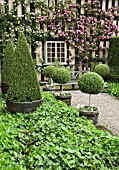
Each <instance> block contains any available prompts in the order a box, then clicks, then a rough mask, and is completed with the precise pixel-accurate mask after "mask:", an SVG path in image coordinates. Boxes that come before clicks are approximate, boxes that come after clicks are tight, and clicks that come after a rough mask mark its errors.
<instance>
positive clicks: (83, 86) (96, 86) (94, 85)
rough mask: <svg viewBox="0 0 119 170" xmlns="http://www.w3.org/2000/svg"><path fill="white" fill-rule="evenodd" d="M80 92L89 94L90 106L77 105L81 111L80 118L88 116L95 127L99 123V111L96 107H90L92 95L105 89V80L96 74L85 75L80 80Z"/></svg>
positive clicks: (88, 73)
mask: <svg viewBox="0 0 119 170" xmlns="http://www.w3.org/2000/svg"><path fill="white" fill-rule="evenodd" d="M78 85H79V90H81V91H82V92H83V93H88V94H89V101H88V105H87V106H85V105H83V106H81V105H77V108H78V110H79V116H86V117H87V118H88V119H89V120H92V121H93V123H94V125H96V124H97V123H98V115H99V109H98V108H97V107H96V106H92V105H90V103H91V94H98V93H100V92H101V91H102V89H103V88H104V80H103V78H102V77H101V76H100V75H99V74H97V73H94V72H87V73H84V74H83V75H82V76H81V77H80V78H79V80H78Z"/></svg>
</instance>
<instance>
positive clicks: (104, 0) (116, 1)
mask: <svg viewBox="0 0 119 170" xmlns="http://www.w3.org/2000/svg"><path fill="white" fill-rule="evenodd" d="M13 1H14V0H0V2H1V3H4V2H6V3H8V6H9V10H11V9H12V5H13ZM25 1H26V2H27V0H25ZM56 1H58V0H54V1H53V2H54V4H55V3H56ZM64 1H65V0H64ZM87 1H88V2H91V0H72V3H73V2H76V3H79V4H84V2H87ZM100 3H101V8H102V9H103V10H107V9H108V8H110V7H112V6H119V0H100ZM46 4H48V5H49V6H50V5H52V0H46ZM41 10H42V9H40V8H38V9H35V11H34V10H32V9H31V6H30V5H28V6H27V11H28V12H33V11H34V12H35V13H36V14H37V13H38V12H39V11H41ZM22 14H23V13H22V4H19V5H18V7H17V15H18V16H22ZM81 14H84V9H83V8H82V9H81ZM50 15H51V16H52V13H50ZM114 23H115V24H116V25H117V26H118V27H119V21H118V20H114ZM39 29H40V25H39ZM43 29H44V30H46V31H47V27H44V28H43ZM65 29H67V27H66V26H65ZM114 36H119V33H117V34H114ZM38 44H39V47H38V48H37V49H36V51H35V52H36V61H37V64H38V65H42V61H41V58H42V57H41V56H42V55H43V54H42V51H43V50H42V41H39V42H38ZM99 46H101V47H109V40H106V41H101V42H100V44H99ZM69 50H71V51H72V55H73V56H75V50H74V49H73V48H72V47H71V46H69ZM95 55H96V54H95V52H93V53H92V56H93V57H95ZM103 55H105V57H107V56H108V53H106V54H104V53H103V51H100V57H103ZM70 65H75V60H72V62H70ZM38 77H39V79H41V77H40V74H39V76H38Z"/></svg>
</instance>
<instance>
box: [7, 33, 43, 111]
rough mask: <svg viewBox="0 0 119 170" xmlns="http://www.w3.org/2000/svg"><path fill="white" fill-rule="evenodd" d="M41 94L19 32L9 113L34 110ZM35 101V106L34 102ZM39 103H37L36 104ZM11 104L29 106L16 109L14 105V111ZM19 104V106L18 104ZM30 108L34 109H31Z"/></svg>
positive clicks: (27, 48) (28, 52)
mask: <svg viewBox="0 0 119 170" xmlns="http://www.w3.org/2000/svg"><path fill="white" fill-rule="evenodd" d="M41 98H42V97H41V93H40V88H39V84H38V80H37V75H36V71H35V67H34V64H33V60H32V56H31V54H30V50H29V47H28V43H27V40H26V38H25V36H24V34H23V33H22V32H21V33H20V35H19V38H18V42H17V46H16V50H15V62H14V68H13V70H12V82H11V84H10V86H9V90H8V96H7V101H9V102H7V104H8V110H9V111H11V112H29V111H33V110H35V107H36V106H37V105H39V104H40V103H41V102H40V101H41ZM36 100H37V104H35V103H34V101H36ZM38 101H39V102H38ZM11 102H12V103H14V102H15V104H16V103H17V104H18V105H21V103H20V102H23V105H24V103H25V102H26V103H25V104H26V105H27V104H28V105H29V108H28V109H26V108H27V106H25V105H24V106H21V108H22V109H17V108H18V106H16V105H14V106H13V107H14V108H16V110H14V109H13V108H11V105H12V104H11ZM19 103H20V104H19ZM32 106H33V107H34V108H33V109H32Z"/></svg>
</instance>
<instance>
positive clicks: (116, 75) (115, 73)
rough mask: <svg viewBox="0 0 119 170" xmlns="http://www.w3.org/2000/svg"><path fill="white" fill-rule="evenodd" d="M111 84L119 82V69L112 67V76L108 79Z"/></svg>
mask: <svg viewBox="0 0 119 170" xmlns="http://www.w3.org/2000/svg"><path fill="white" fill-rule="evenodd" d="M108 80H109V81H111V82H119V67H118V66H115V67H110V75H109V78H108Z"/></svg>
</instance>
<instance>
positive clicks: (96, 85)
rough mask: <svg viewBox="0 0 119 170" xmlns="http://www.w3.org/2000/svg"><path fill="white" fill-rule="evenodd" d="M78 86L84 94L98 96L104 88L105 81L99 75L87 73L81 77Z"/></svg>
mask: <svg viewBox="0 0 119 170" xmlns="http://www.w3.org/2000/svg"><path fill="white" fill-rule="evenodd" d="M78 86H79V90H81V91H82V92H83V93H88V94H98V93H100V92H101V91H102V89H103V87H104V80H103V78H102V77H101V76H100V75H99V74H97V73H94V72H87V73H84V74H83V75H82V76H81V77H79V80H78Z"/></svg>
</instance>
